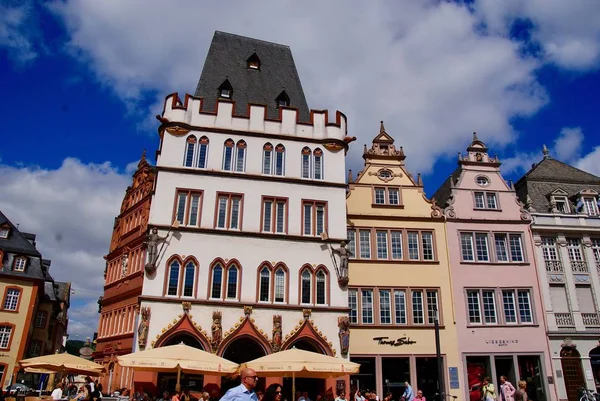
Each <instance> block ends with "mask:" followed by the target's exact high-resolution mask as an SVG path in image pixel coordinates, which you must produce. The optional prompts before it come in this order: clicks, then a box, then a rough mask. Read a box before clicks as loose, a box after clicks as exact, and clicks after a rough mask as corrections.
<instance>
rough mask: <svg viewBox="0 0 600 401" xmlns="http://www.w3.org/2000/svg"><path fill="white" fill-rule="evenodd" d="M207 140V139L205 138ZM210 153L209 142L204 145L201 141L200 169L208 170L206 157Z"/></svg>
mask: <svg viewBox="0 0 600 401" xmlns="http://www.w3.org/2000/svg"><path fill="white" fill-rule="evenodd" d="M204 139H205V140H206V138H204ZM207 153H208V142H206V143H202V139H200V154H199V156H198V167H200V168H206V156H207Z"/></svg>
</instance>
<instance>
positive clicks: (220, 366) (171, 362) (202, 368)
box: [117, 343, 238, 390]
mask: <svg viewBox="0 0 600 401" xmlns="http://www.w3.org/2000/svg"><path fill="white" fill-rule="evenodd" d="M117 359H118V361H119V364H120V365H121V366H125V367H128V368H132V369H133V370H134V371H135V370H138V371H142V372H175V371H176V372H177V386H176V389H177V390H179V389H180V384H179V381H180V378H181V372H184V373H199V374H209V375H216V376H225V375H229V374H234V373H236V372H237V368H238V364H237V363H234V362H231V361H228V360H227V359H224V358H221V357H219V356H216V355H214V354H211V353H209V352H205V351H202V350H201V349H198V348H194V347H190V346H188V345H185V344H183V343H181V344H177V345H168V346H166V347H159V348H153V349H150V350H147V351H140V352H134V353H132V354H127V355H122V356H119V357H117Z"/></svg>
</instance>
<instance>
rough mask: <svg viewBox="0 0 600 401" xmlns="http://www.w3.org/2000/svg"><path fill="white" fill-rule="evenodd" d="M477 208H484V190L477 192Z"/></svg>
mask: <svg viewBox="0 0 600 401" xmlns="http://www.w3.org/2000/svg"><path fill="white" fill-rule="evenodd" d="M475 208H476V209H484V208H485V203H484V201H483V192H475Z"/></svg>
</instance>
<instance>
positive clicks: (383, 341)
mask: <svg viewBox="0 0 600 401" xmlns="http://www.w3.org/2000/svg"><path fill="white" fill-rule="evenodd" d="M373 341H377V344H379V345H391V346H392V347H399V346H401V345H412V344H416V343H417V342H416V341H413V340H411V339H410V337H400V338H398V339H396V340H390V339H389V337H373Z"/></svg>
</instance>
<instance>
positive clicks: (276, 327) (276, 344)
mask: <svg viewBox="0 0 600 401" xmlns="http://www.w3.org/2000/svg"><path fill="white" fill-rule="evenodd" d="M281 342H282V332H281V315H274V316H273V340H272V341H271V346H272V347H273V352H277V351H279V350H280V349H281Z"/></svg>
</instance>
